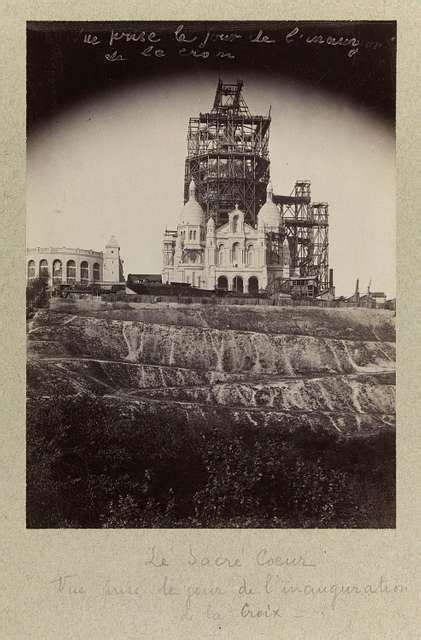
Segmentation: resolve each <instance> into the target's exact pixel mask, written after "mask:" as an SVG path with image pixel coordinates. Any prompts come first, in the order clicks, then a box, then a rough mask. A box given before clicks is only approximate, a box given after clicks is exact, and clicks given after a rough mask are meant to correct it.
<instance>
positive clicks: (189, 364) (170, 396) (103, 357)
mask: <svg viewBox="0 0 421 640" xmlns="http://www.w3.org/2000/svg"><path fill="white" fill-rule="evenodd" d="M394 383H395V327H394V318H393V315H392V314H391V313H389V312H386V311H374V310H365V309H352V310H346V309H318V308H276V307H266V308H264V307H246V306H244V307H241V306H232V307H228V306H227V307H222V306H211V305H209V306H199V305H189V306H182V305H163V304H155V305H147V304H144V305H142V304H133V305H128V304H126V305H124V308H118V306H116V305H110V304H107V303H102V304H99V305H96V306H95V307H94V306H92V305H89V304H86V305H84V304H83V303H80V304H78V305H75V304H72V303H64V302H61V301H58V302H56V303H55V305H54V306H53V308H52V309H51V310H50V311H49V312H39V313H38V314H37V315H36V316H35V318H34V320H33V321H32V323H31V326H30V327H29V330H28V396H29V399H31V398H40V397H44V398H48V397H49V396H50V395H51V394H52V389H54V393H60V394H61V395H70V396H71V395H77V394H93V395H96V396H100V397H101V398H103V401H104V402H105V403H107V404H108V403H109V404H110V405H113V406H114V407H117V406H120V407H121V410H123V408H124V407H126V408H127V407H130V405H132V404H136V405H140V406H145V407H146V406H147V407H155V408H156V411H162V412H165V411H171V412H172V413H174V412H177V413H181V414H183V415H184V416H185V418H186V420H189V419H190V418H191V417H192V416H194V418H195V419H197V417H198V416H199V417H200V418H203V419H204V420H206V419H207V418H211V417H212V416H215V415H218V417H219V418H221V417H222V419H224V420H227V421H230V422H236V421H242V422H244V421H250V422H251V423H252V424H254V425H256V426H260V425H262V426H264V425H266V424H268V423H270V424H276V425H279V428H286V429H288V430H291V429H295V428H298V427H304V428H308V429H310V430H315V429H317V430H320V429H323V430H328V431H332V430H333V431H334V432H341V433H342V434H344V435H352V434H357V433H358V434H360V435H363V434H364V433H365V432H367V433H369V432H370V433H372V432H373V431H375V430H380V429H392V428H393V427H394V424H395V386H394Z"/></svg>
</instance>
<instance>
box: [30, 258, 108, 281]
mask: <svg viewBox="0 0 421 640" xmlns="http://www.w3.org/2000/svg"><path fill="white" fill-rule="evenodd" d="M49 275H50V273H49V269H48V261H47V260H45V259H43V260H40V261H39V265H38V276H39V277H40V278H45V279H48V278H49ZM51 275H52V283H53V284H61V283H62V282H63V263H62V261H61V260H58V259H57V260H54V261H53V268H52V274H51ZM65 276H66V278H65V282H67V284H75V283H76V280H77V269H76V262H75V261H74V260H68V261H67V262H66V264H65ZM36 277H37V272H36V264H35V260H29V261H28V280H33V279H34V278H36ZM100 279H101V269H100V265H99V263H98V262H94V264H93V265H92V278H90V277H89V263H88V262H86V260H84V261H83V262H81V263H80V269H79V279H78V282H80V283H81V284H89V282H90V281H93V282H99V281H100Z"/></svg>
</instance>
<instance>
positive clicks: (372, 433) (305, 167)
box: [25, 21, 396, 529]
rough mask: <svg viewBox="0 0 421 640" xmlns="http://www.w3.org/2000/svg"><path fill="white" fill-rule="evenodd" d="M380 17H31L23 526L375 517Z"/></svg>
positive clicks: (381, 477)
mask: <svg viewBox="0 0 421 640" xmlns="http://www.w3.org/2000/svg"><path fill="white" fill-rule="evenodd" d="M395 68H396V23H395V22H381V21H364V22H356V21H344V22H337V21H325V22H309V21H304V22H287V21H270V22H262V23H260V22H251V21H236V22H225V21H224V22H223V21H215V22H187V21H184V22H162V21H161V22H148V21H146V22H28V23H27V177H26V208H27V249H26V264H25V273H26V285H27V287H26V324H27V476H26V484H27V496H26V518H27V527H28V528H35V529H37V528H187V529H189V528H207V529H216V528H221V529H222V528H224V529H225V528H267V529H269V528H270V529H276V528H293V529H303V528H306V529H308V528H310V529H311V528H313V529H315V528H332V529H345V528H354V529H355V528H357V529H376V528H377V529H384V528H394V527H395V524H396V517H395V516H396V481H395V477H396V468H395V426H396V420H395V373H396V358H395V342H396V341H395V333H396V326H395V320H396V318H395V316H396V282H395V280H396V278H395V268H396V256H395V231H396V230H395V216H396V210H395V209H396V167H395V99H396V72H395Z"/></svg>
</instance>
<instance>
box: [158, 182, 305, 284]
mask: <svg viewBox="0 0 421 640" xmlns="http://www.w3.org/2000/svg"><path fill="white" fill-rule="evenodd" d="M283 226H284V225H283V219H282V215H281V211H280V209H279V208H278V206H277V205H276V204H275V203H274V202H273V189H272V184H271V183H270V182H269V183H268V185H267V190H266V202H265V203H264V204H263V206H262V207H261V209H260V211H259V213H258V216H257V225H256V226H252V225H251V224H249V223H248V222H246V221H245V213H244V212H243V211H241V210H240V209H239V208H238V205H235V208H234V209H233V210H232V211H230V212H229V213H228V221H227V222H225V223H224V224H222V225H220V226H218V227H216V225H215V220H214V218H213V217H212V216H211V217H209V219H208V221H207V222H206V215H205V211H204V210H203V208H202V206H201V205H200V203H199V202H198V200H197V198H196V186H195V183H194V181H193V180H191V182H190V186H189V198H188V200H187V202H186V203H185V205H184V206H183V208H182V209H181V211H180V214H179V218H178V223H177V228H176V229H175V230H166V231H165V233H164V238H163V270H162V282H163V283H168V284H170V283H173V282H174V283H180V282H181V283H185V284H189V285H191V286H192V287H198V288H201V289H223V290H226V291H233V292H236V293H250V294H257V293H258V292H259V291H264V290H266V289H267V288H268V287H272V286H273V284H274V281H275V280H286V279H288V278H289V277H290V276H293V275H295V274H294V273H293V272H292V271H293V270H292V269H291V259H290V247H289V244H288V239H287V237H286V234H285V232H284V228H283Z"/></svg>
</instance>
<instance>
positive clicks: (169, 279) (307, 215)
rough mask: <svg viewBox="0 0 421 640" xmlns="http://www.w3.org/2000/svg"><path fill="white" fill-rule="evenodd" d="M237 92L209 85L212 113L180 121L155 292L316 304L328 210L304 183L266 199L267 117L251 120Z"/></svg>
mask: <svg viewBox="0 0 421 640" xmlns="http://www.w3.org/2000/svg"><path fill="white" fill-rule="evenodd" d="M242 89H243V83H242V82H241V81H238V82H236V83H235V84H225V83H223V82H222V81H221V80H220V81H219V82H218V86H217V90H216V95H215V99H214V103H213V107H212V109H211V111H210V112H208V113H201V114H200V115H199V116H198V117H192V118H190V121H189V126H188V134H187V157H186V161H185V178H184V206H183V207H182V209H181V211H180V213H179V215H178V220H177V226H176V228H175V229H173V230H168V229H167V230H166V231H165V233H164V238H163V270H162V282H163V283H167V284H170V283H184V284H186V285H190V286H191V287H198V288H200V289H207V290H214V289H219V290H226V291H233V292H235V293H250V294H258V293H259V292H269V293H286V294H291V293H292V294H294V293H295V294H297V295H300V296H311V297H321V296H322V297H324V296H327V295H329V294H330V295H332V294H333V272H332V270H330V271H329V264H328V228H329V223H328V205H327V204H326V203H325V202H322V203H312V202H311V194H310V182H309V181H308V180H300V181H297V182H296V183H295V186H294V189H293V191H292V193H291V194H290V195H276V194H275V193H274V191H273V186H272V182H271V179H270V159H269V133H270V123H271V116H270V111H269V113H268V115H267V116H261V115H252V114H251V113H250V111H249V108H248V106H247V104H246V102H245V99H244V97H243V94H242Z"/></svg>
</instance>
